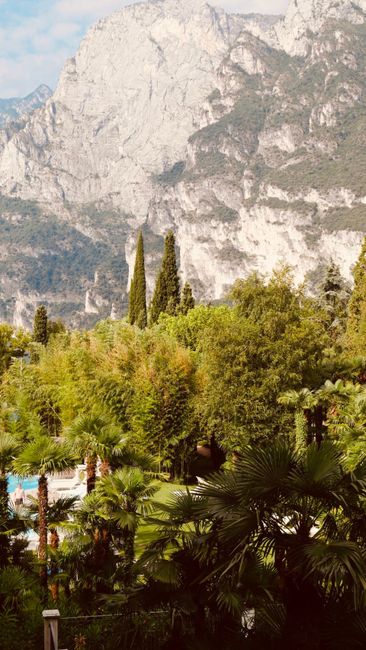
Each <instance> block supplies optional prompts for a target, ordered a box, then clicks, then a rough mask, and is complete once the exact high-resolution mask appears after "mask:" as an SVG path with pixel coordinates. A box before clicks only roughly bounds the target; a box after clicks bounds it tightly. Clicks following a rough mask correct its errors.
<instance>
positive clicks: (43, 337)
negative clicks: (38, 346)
mask: <svg viewBox="0 0 366 650" xmlns="http://www.w3.org/2000/svg"><path fill="white" fill-rule="evenodd" d="M47 325H48V317H47V309H46V307H45V306H44V305H40V306H39V307H38V308H37V310H36V313H35V315H34V326H33V340H34V341H35V342H36V343H42V345H47V342H48V328H47Z"/></svg>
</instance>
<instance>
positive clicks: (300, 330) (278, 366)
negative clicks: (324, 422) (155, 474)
mask: <svg viewBox="0 0 366 650" xmlns="http://www.w3.org/2000/svg"><path fill="white" fill-rule="evenodd" d="M232 299H233V300H234V302H235V308H234V309H229V308H227V309H226V310H223V309H219V310H216V309H215V308H212V312H213V314H214V315H215V318H213V317H211V319H210V321H209V323H208V325H207V327H206V329H205V330H204V336H203V337H202V342H201V348H202V354H203V363H202V371H203V372H204V373H205V374H206V377H207V380H206V382H205V384H204V392H203V395H202V398H201V399H200V401H199V403H198V412H199V417H200V421H201V427H202V429H203V430H205V431H206V432H207V433H208V434H209V435H211V434H214V435H215V436H216V438H217V441H218V442H219V443H221V444H222V445H224V447H225V449H226V450H227V451H234V450H235V449H236V450H237V451H240V447H241V445H244V446H245V445H246V444H248V443H253V444H259V443H260V442H268V441H269V440H270V439H271V438H273V437H275V436H277V435H282V436H283V435H286V434H287V435H289V436H290V435H291V434H292V424H293V419H292V417H291V414H290V413H289V412H288V411H286V410H285V409H283V408H281V407H280V405H279V404H278V398H279V396H280V395H281V394H282V393H284V392H287V391H288V390H299V389H301V387H302V386H304V385H305V386H306V385H307V386H309V389H310V390H311V389H313V388H317V387H318V385H319V374H320V364H321V361H322V358H323V354H324V349H325V348H326V346H327V344H328V336H327V334H326V331H325V328H324V323H323V322H322V319H321V318H319V314H318V312H319V309H318V308H317V306H316V303H315V302H314V301H312V300H311V299H308V298H306V297H305V296H304V295H303V293H302V291H301V290H300V289H295V288H294V286H293V284H292V280H291V277H290V276H289V275H288V273H287V272H283V271H282V272H280V273H276V274H275V275H274V276H273V277H272V278H271V279H270V281H269V282H268V283H265V282H264V281H263V279H261V278H260V277H258V276H251V277H249V278H248V279H247V280H243V281H239V282H237V283H236V284H235V286H234V289H233V291H232ZM195 311H196V310H194V311H193V312H192V314H194V313H195ZM320 383H322V381H320Z"/></svg>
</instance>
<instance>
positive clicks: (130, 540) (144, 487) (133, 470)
mask: <svg viewBox="0 0 366 650" xmlns="http://www.w3.org/2000/svg"><path fill="white" fill-rule="evenodd" d="M157 489H158V484H157V482H156V481H152V479H151V477H150V476H148V475H147V474H145V473H144V472H143V471H142V470H141V469H139V468H137V467H124V468H122V469H119V470H117V471H116V472H114V474H113V475H111V476H106V477H104V478H102V479H101V480H100V481H99V483H98V486H97V495H99V496H100V497H101V499H102V509H101V510H102V512H103V516H104V518H105V519H106V521H114V522H115V523H116V524H117V526H118V529H119V531H120V534H121V539H122V549H123V553H124V559H125V566H124V582H125V585H126V586H129V585H130V584H131V581H132V569H133V563H134V560H135V535H136V530H137V527H138V525H139V521H140V519H141V518H142V517H143V516H144V515H146V513H147V512H148V508H149V502H148V499H149V498H150V497H152V496H153V495H154V494H155V492H156V491H157ZM117 548H118V540H117Z"/></svg>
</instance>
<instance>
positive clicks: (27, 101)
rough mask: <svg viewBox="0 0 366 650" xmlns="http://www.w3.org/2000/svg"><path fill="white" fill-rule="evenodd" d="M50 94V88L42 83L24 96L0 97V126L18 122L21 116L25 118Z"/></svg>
mask: <svg viewBox="0 0 366 650" xmlns="http://www.w3.org/2000/svg"><path fill="white" fill-rule="evenodd" d="M51 95H52V90H51V88H49V87H48V86H46V85H45V84H42V85H41V86H38V88H36V90H35V91H34V92H32V93H30V95H27V96H26V97H22V98H20V97H13V98H11V99H0V128H3V127H5V126H7V125H9V124H10V123H11V122H14V121H15V122H18V121H19V120H21V119H22V118H25V117H26V116H27V115H28V114H29V113H32V112H33V111H34V110H35V109H36V108H40V107H41V106H43V104H44V103H45V102H46V101H47V99H49V98H50V97H51Z"/></svg>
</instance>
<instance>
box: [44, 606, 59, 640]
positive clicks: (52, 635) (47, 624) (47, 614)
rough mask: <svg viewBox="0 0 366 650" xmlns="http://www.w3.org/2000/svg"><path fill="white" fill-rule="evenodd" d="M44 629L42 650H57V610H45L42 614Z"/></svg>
mask: <svg viewBox="0 0 366 650" xmlns="http://www.w3.org/2000/svg"><path fill="white" fill-rule="evenodd" d="M42 616H43V627H44V650H58V621H59V618H60V612H59V611H58V609H45V610H44V611H43V612H42Z"/></svg>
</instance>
